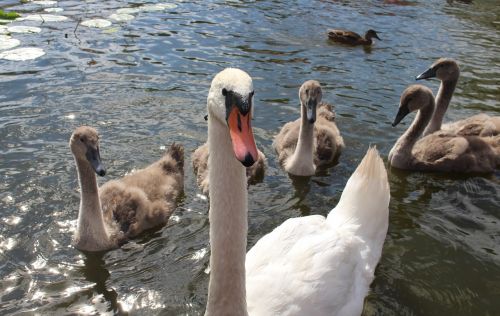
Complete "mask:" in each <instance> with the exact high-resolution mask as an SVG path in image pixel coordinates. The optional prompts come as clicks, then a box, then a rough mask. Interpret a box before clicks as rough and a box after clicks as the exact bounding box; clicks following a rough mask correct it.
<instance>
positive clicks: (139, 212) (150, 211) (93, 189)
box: [69, 126, 184, 251]
mask: <svg viewBox="0 0 500 316" xmlns="http://www.w3.org/2000/svg"><path fill="white" fill-rule="evenodd" d="M69 146H70V148H71V152H72V153H73V156H74V158H75V163H76V167H77V171H78V180H79V183H80V195H81V196H80V209H79V211H78V226H77V229H76V232H75V236H74V244H75V247H76V248H78V249H80V250H86V251H102V250H108V249H112V248H116V247H119V246H120V245H121V244H122V243H123V242H124V241H125V240H126V239H128V238H132V237H135V236H137V235H138V234H140V233H141V232H142V231H144V230H146V229H149V228H153V227H155V226H158V225H163V224H165V223H166V222H167V221H168V218H169V217H170V215H171V214H172V211H173V210H174V208H175V199H177V197H178V196H179V195H180V193H181V192H182V188H183V185H184V180H183V176H184V148H183V147H182V146H181V145H178V144H172V145H171V146H170V148H169V149H168V150H167V152H166V153H165V155H164V156H163V157H162V158H161V159H160V160H158V161H157V162H155V163H153V164H151V165H150V166H148V167H146V168H144V169H141V170H137V171H136V172H134V173H132V174H129V175H127V176H125V177H123V178H122V179H119V180H112V181H109V182H107V183H105V184H104V185H103V186H102V187H101V188H100V189H99V190H98V188H97V180H96V176H95V173H97V174H98V175H100V176H104V175H105V173H106V170H105V168H104V166H103V165H102V163H101V156H100V153H99V135H98V133H97V131H96V130H95V129H93V128H91V127H87V126H81V127H79V128H77V129H76V130H75V131H74V132H73V134H72V135H71V139H70V141H69ZM94 172H95V173H94Z"/></svg>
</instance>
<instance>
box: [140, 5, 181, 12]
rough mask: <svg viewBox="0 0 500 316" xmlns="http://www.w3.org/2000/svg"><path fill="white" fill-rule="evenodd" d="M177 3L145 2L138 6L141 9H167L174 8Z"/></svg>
mask: <svg viewBox="0 0 500 316" xmlns="http://www.w3.org/2000/svg"><path fill="white" fill-rule="evenodd" d="M176 7H177V5H176V4H173V3H157V4H146V5H144V6H142V7H139V9H141V11H163V10H167V9H173V8H176Z"/></svg>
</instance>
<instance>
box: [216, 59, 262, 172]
mask: <svg viewBox="0 0 500 316" xmlns="http://www.w3.org/2000/svg"><path fill="white" fill-rule="evenodd" d="M253 95H254V90H253V83H252V78H250V76H249V75H248V74H247V73H246V72H244V71H243V70H240V69H236V68H226V69H224V70H223V71H221V72H219V73H218V74H217V75H216V76H215V77H214V79H213V80H212V85H211V86H210V91H209V93H208V100H207V107H208V113H209V114H208V115H209V118H210V119H214V120H216V121H218V122H219V123H221V124H223V125H225V126H227V127H228V128H229V134H230V136H231V142H232V145H233V151H234V154H235V156H236V159H238V160H239V161H240V162H241V163H242V164H243V165H244V166H245V167H249V166H251V165H253V164H254V162H255V161H257V158H258V153H257V147H256V146H255V140H254V137H253V132H252V125H251V119H252V113H253V108H252V107H253Z"/></svg>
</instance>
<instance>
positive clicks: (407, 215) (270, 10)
mask: <svg viewBox="0 0 500 316" xmlns="http://www.w3.org/2000/svg"><path fill="white" fill-rule="evenodd" d="M382 2H383V1H375V0H372V1H293V2H292V1H267V0H264V1H246V2H239V1H228V2H222V1H213V2H205V1H185V2H176V3H175V4H176V6H168V7H165V9H162V10H153V9H149V10H139V12H134V13H132V15H133V17H134V18H133V19H132V20H130V21H124V22H116V21H114V20H111V21H112V22H113V24H112V25H111V26H109V27H107V28H103V29H99V28H89V27H85V26H83V25H81V22H82V21H84V20H86V19H91V18H107V17H108V16H109V15H111V14H113V13H115V12H116V10H117V9H120V8H129V7H140V6H143V5H146V3H145V2H143V1H141V0H137V1H135V2H132V1H76V0H74V1H60V2H59V3H57V4H55V5H56V6H58V7H60V8H63V9H64V11H62V12H58V13H51V14H55V15H63V16H66V17H68V19H67V20H66V21H61V22H49V21H41V22H40V21H21V22H14V23H13V24H12V25H26V26H36V27H39V28H41V32H40V33H26V34H25V33H15V34H12V37H13V38H16V39H18V40H20V42H21V45H20V46H19V47H39V48H42V49H43V50H44V52H45V55H43V56H41V57H38V58H36V59H33V60H28V61H8V60H1V59H0V293H1V294H0V314H5V315H11V314H15V315H31V314H52V315H53V314H75V313H83V314H97V313H100V314H104V313H109V314H112V313H126V312H130V313H132V314H138V315H149V314H151V315H155V314H162V315H187V314H188V315H202V314H203V312H204V306H205V303H206V295H207V285H208V274H207V271H208V270H207V268H208V262H209V255H210V254H209V239H208V230H209V229H208V228H209V226H208V201H207V200H206V198H205V197H204V196H202V195H201V194H200V193H201V192H200V190H199V189H198V188H197V187H196V183H195V178H194V176H193V173H192V167H191V164H190V162H191V159H190V156H191V154H192V152H193V151H194V149H195V148H196V147H197V146H199V145H200V144H202V143H203V142H204V141H205V140H206V136H207V132H206V129H207V126H206V122H205V121H204V119H203V116H204V114H205V113H206V112H205V106H206V96H207V92H208V88H209V85H210V81H211V79H212V77H213V76H214V74H216V73H217V72H218V71H220V70H222V69H223V68H225V67H229V66H234V67H239V68H242V69H244V70H246V71H248V72H249V73H250V75H251V76H252V77H253V78H254V85H255V103H256V111H255V119H254V122H253V125H254V126H255V128H254V132H255V136H256V141H257V145H258V147H259V149H260V150H262V151H263V152H264V153H265V154H266V155H267V157H268V162H269V166H268V169H267V174H266V177H265V180H264V182H263V183H260V184H258V185H255V186H251V187H250V188H249V199H250V202H249V225H250V226H249V238H248V247H251V246H252V245H253V244H254V243H255V242H256V241H257V240H258V239H259V238H260V237H261V236H263V235H264V234H266V233H268V232H270V231H271V230H272V229H273V228H274V227H276V226H278V225H279V224H280V223H282V222H283V221H285V220H286V219H287V218H290V217H294V216H301V215H308V214H323V215H326V214H327V213H328V211H329V210H330V209H332V208H333V207H334V206H335V205H336V203H337V201H338V199H339V197H340V194H341V192H342V190H343V188H344V185H345V183H346V181H347V179H348V177H349V176H350V175H351V173H352V172H353V170H354V169H355V167H356V166H357V164H358V163H359V161H360V159H361V158H362V156H363V155H364V153H365V152H366V149H367V148H368V146H369V144H376V145H377V147H378V148H379V150H380V151H381V154H382V155H383V157H384V159H386V157H387V154H388V152H389V150H390V148H391V147H392V145H393V143H394V142H395V141H396V139H397V138H398V137H399V135H401V133H402V132H403V131H404V129H405V128H407V127H408V124H409V122H411V120H410V119H407V120H405V122H403V124H401V125H400V126H398V127H396V128H393V127H391V125H390V123H391V122H392V120H393V118H394V116H395V114H396V112H397V110H396V108H397V104H398V102H399V96H400V94H401V92H402V91H403V90H404V88H405V87H406V86H407V85H409V84H413V83H415V81H414V77H415V76H416V75H417V74H419V73H420V72H422V71H423V70H425V69H427V67H428V66H429V65H430V64H431V63H432V62H433V61H434V60H436V59H437V58H439V57H453V58H455V59H457V60H458V61H459V62H460V65H461V69H462V73H461V74H462V75H461V78H460V80H459V83H458V87H457V91H456V92H455V96H454V97H453V100H452V104H451V106H450V108H449V113H448V114H447V118H446V119H447V120H455V119H458V118H463V117H466V116H469V115H472V114H475V113H478V112H485V113H488V114H491V115H500V107H499V99H500V89H499V87H500V82H499V81H498V79H499V78H500V59H499V56H500V32H499V30H500V29H499V27H500V20H499V16H500V6H498V2H497V1H496V0H491V1H488V0H483V1H480V0H476V1H473V2H472V3H471V4H467V3H463V2H445V1H438V0H429V1H427V0H415V1H411V2H410V3H409V4H410V5H391V4H383V3H382ZM150 4H151V3H150ZM52 6H54V5H52ZM44 8H47V6H43V5H41V4H34V3H27V4H21V3H20V2H19V1H14V0H7V1H2V2H1V4H0V9H4V10H15V11H18V12H20V13H21V14H23V15H24V16H25V15H28V14H33V13H45V12H43V9H44ZM330 27H336V28H345V29H350V30H353V31H357V32H360V33H364V31H366V30H367V29H368V28H374V29H376V30H377V31H380V34H379V35H380V37H381V38H382V41H377V42H375V44H374V45H373V47H372V48H371V49H363V48H360V47H348V46H343V45H336V44H334V43H331V42H329V41H328V40H327V38H326V30H327V29H328V28H330ZM307 79H317V80H319V81H320V82H321V83H322V85H323V88H324V92H323V95H324V99H325V100H326V101H329V102H332V103H333V104H335V106H336V112H337V118H338V126H339V128H340V130H341V133H342V135H343V137H344V140H345V143H346V149H345V151H344V153H343V154H342V156H341V157H340V162H339V164H338V165H337V166H335V167H333V168H331V169H329V170H328V171H326V172H323V173H321V174H320V175H317V176H315V177H312V178H310V179H305V180H304V179H302V180H294V181H292V180H291V179H290V178H289V177H288V175H287V174H286V173H285V172H283V170H282V169H281V168H280V167H279V165H278V164H277V161H276V156H275V153H274V150H273V148H272V140H273V137H274V135H275V134H276V133H277V132H278V131H279V128H280V127H281V126H282V125H283V124H284V123H285V122H288V121H290V120H294V119H296V118H297V117H298V115H299V106H298V97H297V94H298V88H299V86H300V85H301V84H302V82H303V81H305V80H307ZM424 84H426V85H428V86H430V87H431V88H432V89H433V90H434V92H436V91H437V87H438V82H437V81H427V82H424ZM411 118H413V116H411ZM83 124H85V125H92V126H94V127H96V128H98V130H99V132H100V134H101V139H102V142H101V155H102V158H103V161H104V163H105V164H106V166H107V168H108V171H109V172H108V175H106V177H104V179H99V181H100V183H103V182H104V181H108V180H110V179H114V178H117V177H120V176H123V175H124V174H126V173H127V172H130V171H131V170H133V169H136V168H141V167H143V166H145V165H147V164H148V163H150V162H153V161H154V160H156V159H158V158H159V157H160V156H161V155H162V152H163V150H164V148H165V146H168V145H169V144H170V143H172V142H174V141H175V142H180V143H182V144H184V146H185V147H186V154H187V155H186V161H187V162H188V163H186V172H185V173H186V184H185V196H184V198H183V200H182V202H181V203H180V205H179V207H178V209H177V210H176V211H175V214H174V216H173V217H172V218H171V220H170V222H169V224H168V225H167V226H166V227H164V228H162V229H159V230H156V231H152V232H149V233H147V234H145V235H142V236H141V238H138V239H136V240H134V241H132V242H129V243H128V244H126V245H125V246H124V247H122V248H121V249H117V250H113V251H109V252H106V253H102V254H93V255H88V254H84V253H82V252H80V251H78V250H76V249H74V248H73V247H72V246H71V238H72V234H73V231H74V229H75V226H76V217H77V212H78V206H79V193H78V183H77V177H76V170H75V166H74V161H73V158H72V156H71V153H70V151H69V148H68V140H69V137H70V135H71V133H72V131H73V129H74V128H76V127H77V126H80V125H83ZM389 175H390V185H391V194H392V200H391V205H390V225H389V233H388V236H387V239H386V242H385V246H384V251H383V255H382V259H381V261H380V264H379V266H378V268H377V271H376V278H375V280H374V282H373V284H372V286H371V292H370V294H369V296H368V297H367V299H366V304H365V309H364V312H363V315H499V314H500V300H499V297H500V224H499V221H500V207H499V205H500V181H499V176H500V174H499V172H496V173H495V174H493V175H489V176H460V175H452V174H442V175H438V174H430V173H410V172H401V171H397V170H389Z"/></svg>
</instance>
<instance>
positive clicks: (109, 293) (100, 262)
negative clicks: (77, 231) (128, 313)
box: [81, 252, 125, 314]
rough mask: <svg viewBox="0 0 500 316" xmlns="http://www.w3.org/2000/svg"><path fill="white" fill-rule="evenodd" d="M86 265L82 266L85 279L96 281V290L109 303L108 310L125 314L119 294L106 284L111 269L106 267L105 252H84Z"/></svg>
mask: <svg viewBox="0 0 500 316" xmlns="http://www.w3.org/2000/svg"><path fill="white" fill-rule="evenodd" d="M84 255H85V258H84V260H83V263H84V265H83V266H82V267H81V273H82V274H83V276H84V277H85V279H86V280H87V281H89V282H92V283H94V284H95V285H94V287H93V288H94V291H95V292H96V293H98V294H100V295H102V296H103V298H104V300H105V301H106V302H107V303H108V310H110V311H113V312H114V313H120V314H124V312H125V311H124V310H123V309H122V307H121V305H120V304H119V303H118V294H117V293H116V292H115V290H114V289H113V288H112V287H110V288H109V289H108V286H107V285H106V282H107V281H108V279H109V276H110V274H109V271H108V269H106V262H105V261H104V259H103V256H104V255H105V252H101V253H84Z"/></svg>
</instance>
